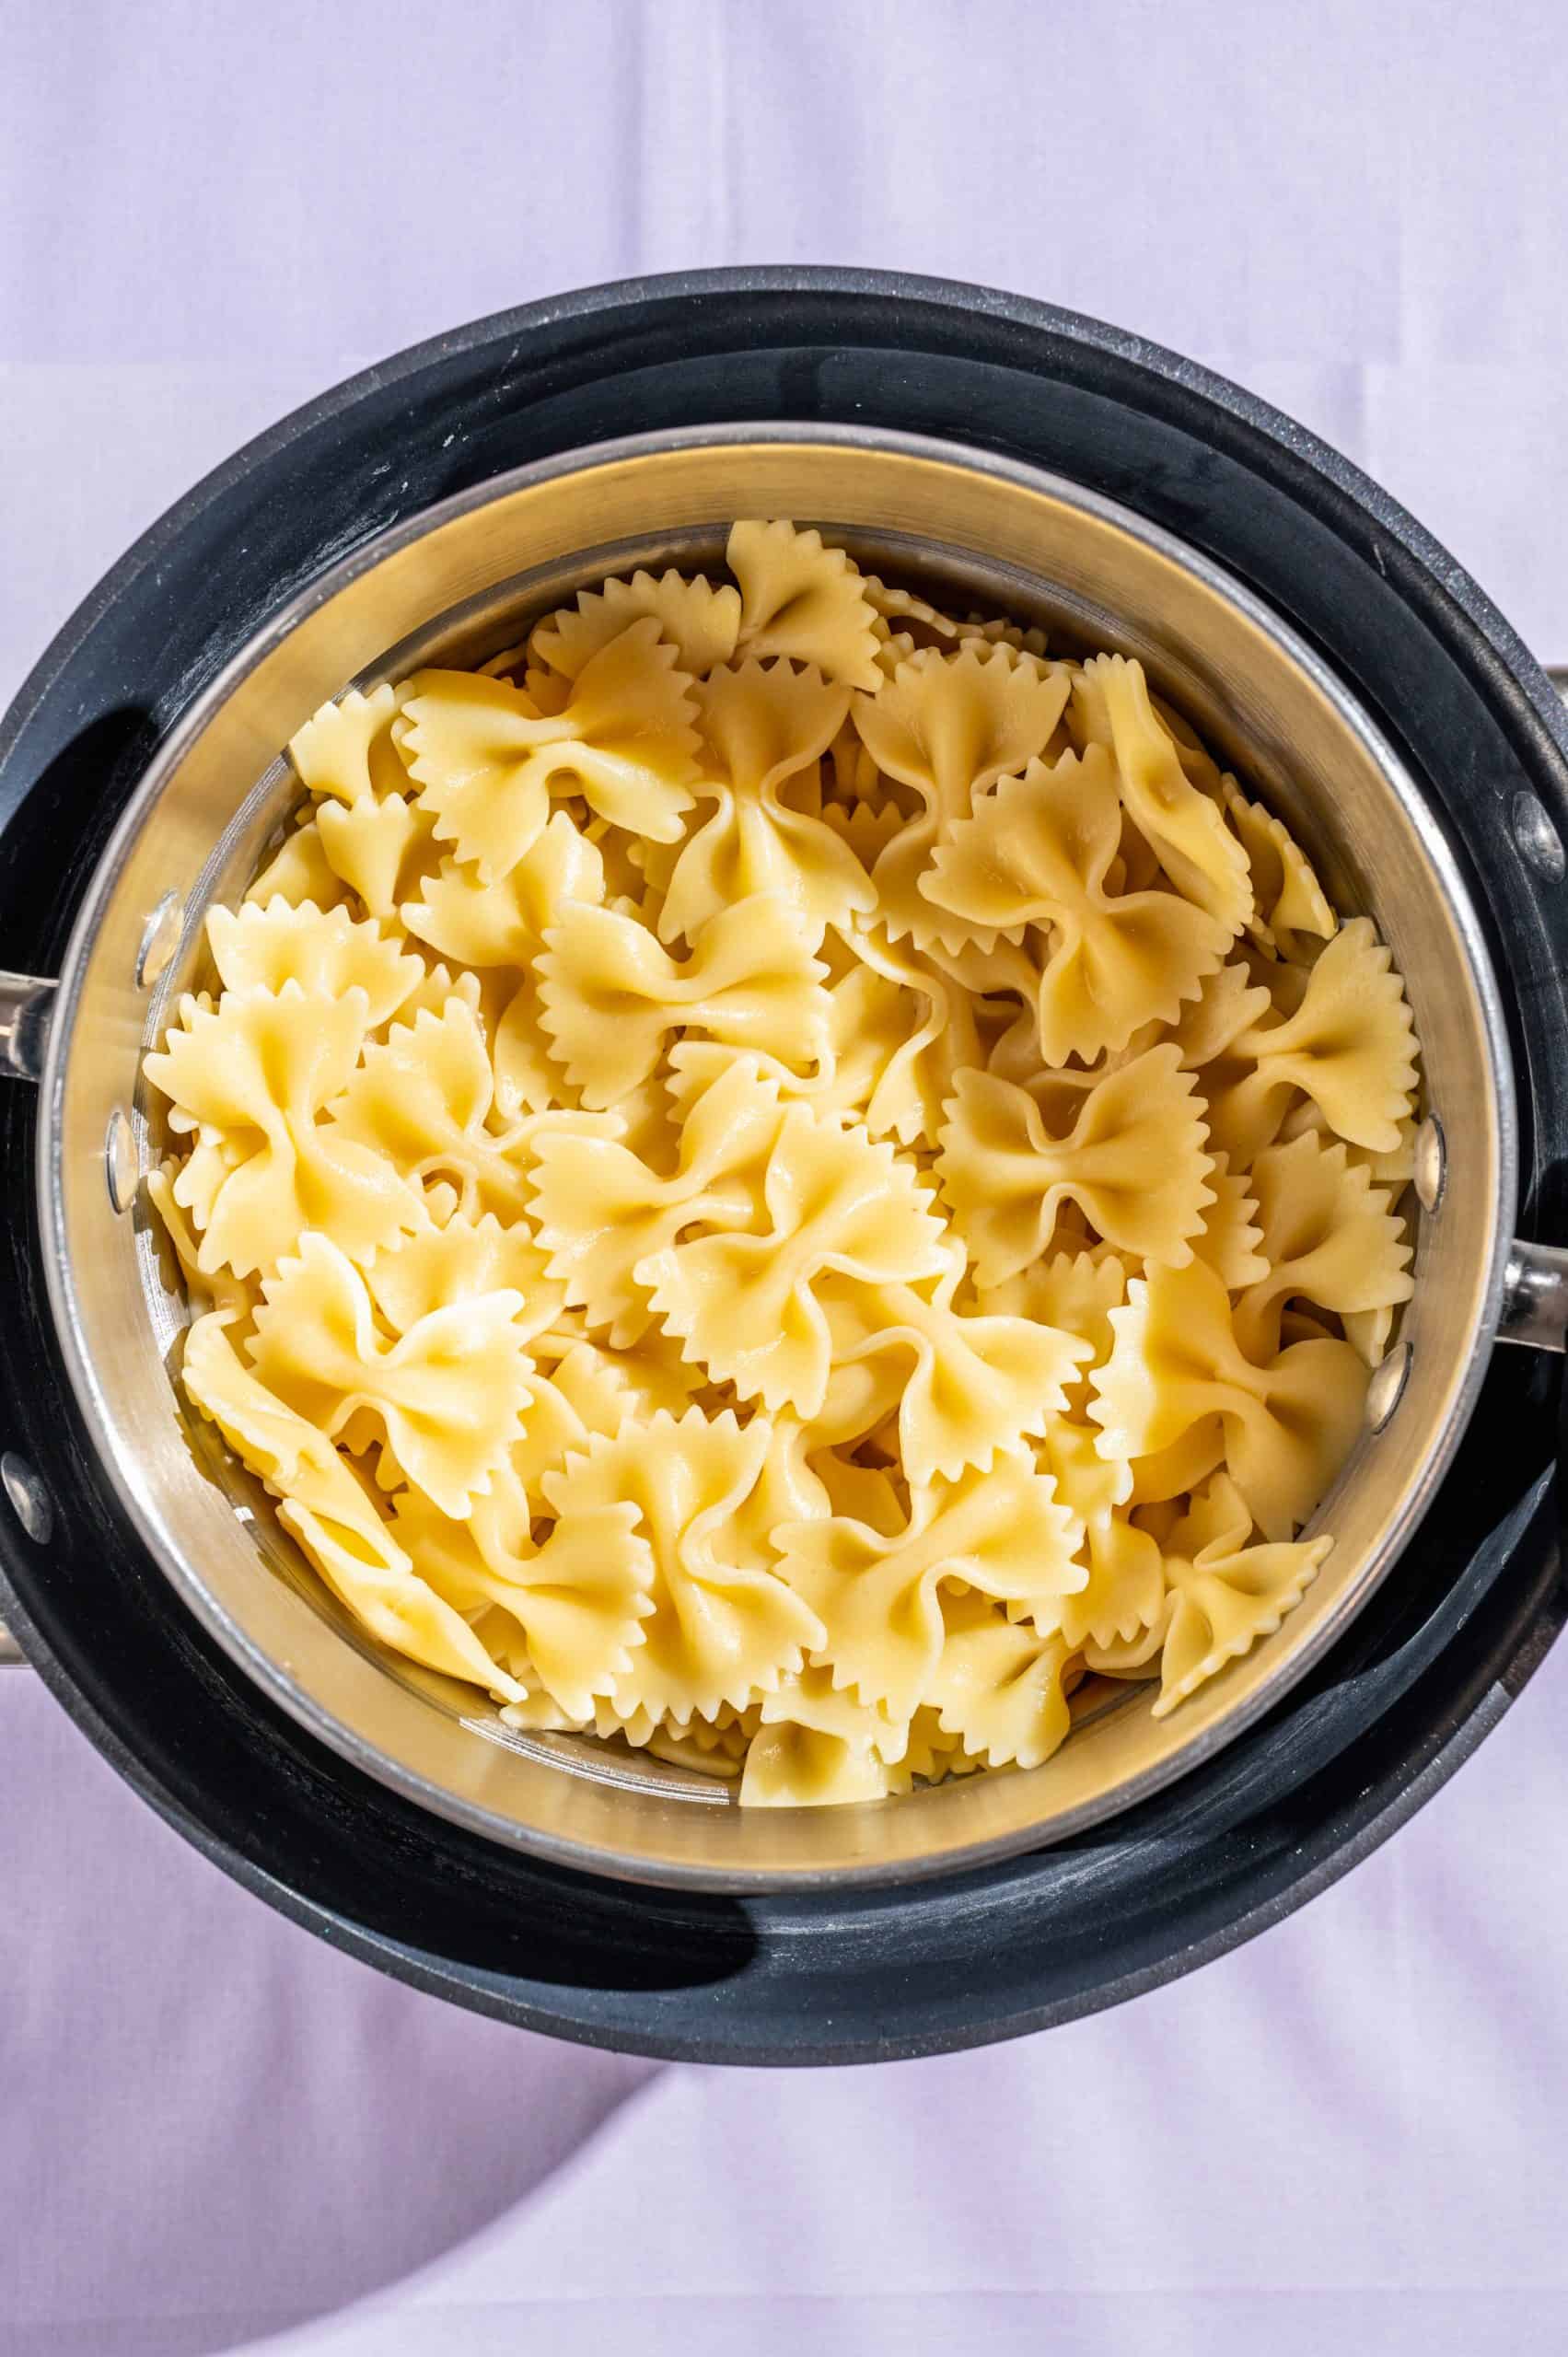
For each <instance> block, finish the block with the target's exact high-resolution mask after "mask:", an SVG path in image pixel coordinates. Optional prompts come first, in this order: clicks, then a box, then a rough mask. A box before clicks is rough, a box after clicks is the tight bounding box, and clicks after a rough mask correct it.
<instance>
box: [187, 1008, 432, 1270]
mask: <svg viewBox="0 0 1568 2357" xmlns="http://www.w3.org/2000/svg"><path fill="white" fill-rule="evenodd" d="M369 1014H370V1009H369V1003H368V1001H367V1000H366V995H365V993H364V991H363V990H362V989H359V988H357V987H356V988H354V989H352V990H349V991H347V992H345V993H344V994H343V997H341V998H333V997H330V996H328V995H327V993H324V992H321V991H307V990H305V989H304V988H302V986H301V985H300V984H299V983H298V982H297V981H294V980H293V979H292V978H291V979H290V980H289V981H285V983H284V985H283V988H282V989H281V990H279V991H269V990H262V989H250V990H243V991H239V990H236V991H226V992H225V993H224V996H223V1000H222V1003H221V1004H219V1005H218V1006H217V1007H215V1008H206V1007H202V1006H199V1005H196V1004H190V1005H189V1006H188V1007H187V1008H186V1009H185V1010H184V1020H183V1022H182V1023H181V1024H180V1026H179V1027H178V1028H173V1029H171V1030H170V1031H169V1032H168V1035H167V1037H166V1039H165V1041H164V1046H163V1051H162V1052H161V1053H160V1054H156V1055H150V1056H148V1057H147V1058H146V1059H145V1064H144V1067H143V1068H144V1070H145V1073H146V1075H147V1078H148V1079H149V1080H150V1081H151V1082H152V1084H153V1086H154V1087H155V1088H157V1089H160V1090H161V1091H162V1092H163V1094H164V1095H165V1096H166V1097H168V1098H169V1099H170V1100H171V1102H172V1103H173V1105H174V1107H175V1108H176V1112H177V1115H178V1117H179V1118H180V1120H182V1121H183V1122H184V1123H185V1124H187V1125H188V1126H191V1127H194V1126H196V1125H198V1124H201V1125H204V1126H205V1127H206V1128H208V1129H210V1130H212V1131H214V1132H216V1133H217V1134H218V1136H219V1137H220V1138H221V1140H222V1141H223V1144H224V1146H225V1149H226V1152H225V1155H224V1156H223V1161H224V1162H225V1163H226V1166H227V1167H225V1168H223V1169H222V1170H221V1171H220V1172H217V1173H215V1184H214V1185H213V1187H212V1190H211V1193H210V1197H209V1199H208V1201H207V1202H206V1204H205V1206H204V1211H205V1230H204V1233H203V1237H202V1243H201V1248H200V1251H199V1254H198V1256H197V1257H198V1260H199V1264H200V1266H201V1268H202V1269H203V1271H204V1272H211V1271H215V1270H218V1269H223V1268H227V1269H230V1270H232V1271H233V1272H234V1274H235V1275H236V1276H239V1277H244V1276H250V1274H252V1273H253V1272H254V1271H261V1270H267V1269H271V1268H273V1267H275V1266H276V1264H277V1262H278V1260H279V1259H280V1258H281V1257H282V1256H283V1255H284V1254H285V1253H286V1252H289V1251H292V1250H293V1248H294V1246H295V1244H296V1242H297V1240H298V1238H299V1237H300V1235H301V1234H302V1233H303V1231H304V1230H305V1229H306V1228H308V1227H311V1226H319V1227H323V1228H327V1229H330V1230H331V1233H332V1234H333V1235H334V1236H336V1237H340V1238H341V1239H342V1240H343V1243H344V1245H345V1246H346V1248H348V1249H349V1250H350V1251H354V1252H359V1253H366V1252H373V1251H374V1250H375V1249H376V1248H377V1246H379V1245H382V1244H387V1243H389V1242H390V1241H391V1239H392V1238H393V1237H395V1236H396V1235H398V1233H399V1232H400V1230H401V1229H403V1228H407V1227H412V1226H414V1225H417V1224H418V1220H419V1215H420V1214H419V1202H418V1198H417V1196H416V1195H415V1194H414V1193H413V1191H412V1190H411V1189H410V1188H409V1187H408V1186H407V1185H406V1184H405V1183H404V1181H403V1179H402V1178H401V1176H400V1174H399V1172H398V1171H397V1170H396V1169H395V1168H394V1167H393V1166H392V1164H391V1163H390V1161H389V1159H388V1158H387V1157H386V1156H385V1155H382V1154H381V1153H379V1152H377V1150H375V1149H374V1147H373V1146H371V1145H369V1144H365V1143H362V1142H359V1141H356V1140H354V1139H353V1138H352V1137H349V1136H346V1135H342V1134H340V1133H339V1132H337V1131H336V1130H335V1129H333V1128H332V1127H331V1126H330V1125H328V1126H322V1125H321V1124H320V1123H319V1121H318V1120H317V1116H318V1114H319V1112H320V1110H321V1108H322V1107H323V1106H324V1105H325V1104H327V1103H328V1102H329V1101H330V1100H331V1098H333V1097H336V1096H337V1095H338V1094H339V1092H340V1091H341V1090H342V1089H343V1087H344V1086H345V1085H347V1084H348V1083H349V1082H350V1080H351V1078H352V1076H353V1074H354V1066H355V1062H356V1060H357V1059H358V1057H359V1056H360V1054H361V1053H362V1051H363V1050H364V1046H365V1040H366V1033H367V1031H368V1029H369ZM175 1194H176V1197H177V1199H178V1200H179V1201H180V1202H182V1203H184V1204H185V1205H186V1207H187V1208H191V1207H192V1204H191V1201H190V1196H189V1193H188V1191H182V1190H181V1188H180V1184H179V1182H177V1183H176V1186H175Z"/></svg>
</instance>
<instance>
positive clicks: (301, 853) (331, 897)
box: [246, 819, 349, 909]
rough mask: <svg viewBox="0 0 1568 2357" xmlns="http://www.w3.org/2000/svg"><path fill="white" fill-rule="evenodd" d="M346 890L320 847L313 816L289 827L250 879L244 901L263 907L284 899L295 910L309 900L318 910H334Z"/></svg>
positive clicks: (345, 895)
mask: <svg viewBox="0 0 1568 2357" xmlns="http://www.w3.org/2000/svg"><path fill="white" fill-rule="evenodd" d="M348 893H349V887H348V886H347V885H346V884H345V883H344V882H343V877H341V876H340V875H339V874H338V872H337V870H336V868H334V867H333V865H332V864H331V861H330V860H329V859H328V857H327V854H326V852H325V850H324V848H323V847H322V842H321V830H320V828H319V826H318V825H317V823H316V820H315V819H306V820H305V822H304V823H303V824H302V825H296V826H295V827H293V828H292V829H291V830H290V831H289V833H288V834H287V835H286V836H285V839H284V841H283V842H282V843H281V844H280V846H279V848H278V849H277V850H276V851H275V852H274V853H273V856H272V858H271V859H270V860H269V861H268V862H267V864H266V865H265V867H263V868H262V870H261V874H260V875H259V876H257V877H253V878H252V880H251V883H250V888H249V889H248V891H247V893H246V903H247V906H250V907H255V908H265V907H266V906H267V904H268V902H269V901H272V900H286V901H287V902H288V904H289V906H290V908H291V909H297V908H298V907H299V906H300V905H301V903H302V902H303V901H306V900H310V901H313V902H314V903H315V905H316V907H317V908H319V909H335V908H341V907H342V906H343V902H344V901H345V900H347V898H348Z"/></svg>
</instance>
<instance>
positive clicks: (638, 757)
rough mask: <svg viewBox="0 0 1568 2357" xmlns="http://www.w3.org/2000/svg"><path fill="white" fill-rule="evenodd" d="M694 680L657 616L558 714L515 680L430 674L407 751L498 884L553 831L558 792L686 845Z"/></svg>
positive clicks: (625, 638)
mask: <svg viewBox="0 0 1568 2357" xmlns="http://www.w3.org/2000/svg"><path fill="white" fill-rule="evenodd" d="M694 719H695V706H694V704H693V702H692V698H691V681H690V679H688V678H687V676H686V674H685V673H684V672H682V671H680V670H678V669H677V668H675V649H674V648H673V647H672V646H670V645H668V644H666V643H665V641H664V640H662V639H661V638H660V636H659V634H658V624H657V622H656V621H654V620H653V618H652V617H651V616H648V617H645V619H644V620H642V621H635V622H633V623H632V625H631V626H630V628H629V629H627V630H624V631H623V632H622V633H621V636H620V637H619V638H615V639H611V640H610V644H608V645H607V646H603V647H601V648H600V649H599V651H598V654H597V655H595V656H592V657H591V658H590V660H589V661H588V662H587V663H586V664H585V665H584V667H583V668H582V670H581V671H580V672H579V674H578V676H577V678H576V679H575V680H574V681H573V683H572V692H571V695H570V697H569V698H568V700H567V702H566V704H565V707H564V709H563V711H562V712H560V713H558V714H553V715H547V714H541V713H540V712H539V711H538V710H537V709H536V708H535V706H534V704H533V702H532V700H531V699H530V698H529V697H528V696H527V695H525V694H523V693H522V691H520V690H518V689H517V688H514V687H513V686H512V685H511V683H510V682H509V681H508V680H505V679H485V678H482V676H481V675H479V674H478V673H476V672H471V671H422V672H421V673H420V674H419V675H418V677H417V678H416V679H412V680H411V681H410V683H409V693H408V703H407V731H406V735H405V737H404V739H403V744H404V749H405V751H406V753H407V756H408V762H409V768H410V770H411V772H412V775H413V777H414V780H415V781H416V783H417V784H418V786H419V789H420V801H421V803H422V805H423V806H424V808H425V809H426V810H427V811H428V812H429V813H430V815H431V817H432V819H434V821H435V827H436V836H437V838H438V839H439V840H440V841H442V842H450V843H452V844H454V845H455V847H456V850H457V853H458V857H459V859H462V860H467V861H470V862H471V863H472V864H473V865H475V866H476V867H477V868H478V870H479V873H480V877H481V880H482V882H484V883H487V884H493V883H494V882H495V881H496V880H497V878H498V877H502V876H505V874H506V872H507V871H508V869H510V868H513V867H515V866H516V865H517V862H518V860H519V859H521V858H522V856H523V854H524V853H525V852H527V851H528V848H529V846H530V845H531V844H532V843H533V842H536V841H537V840H538V838H539V836H540V834H541V833H542V831H543V830H544V825H545V821H546V819H548V818H549V816H550V797H551V794H552V791H553V792H556V793H564V794H574V793H580V794H582V795H585V796H586V798H587V803H588V806H589V807H590V808H591V809H593V810H596V811H597V812H598V815H599V816H600V817H601V818H604V819H610V820H612V821H613V822H614V824H615V825H616V826H618V827H626V828H628V829H630V830H632V831H633V832H634V833H637V834H642V835H651V836H653V837H654V838H655V840H656V841H661V842H673V841H675V839H676V838H677V837H678V836H679V833H680V822H681V815H682V813H683V812H684V811H686V810H688V809H689V808H690V807H691V792H690V783H691V779H692V778H693V777H694V776H695V775H696V773H697V731H696V727H695V726H694Z"/></svg>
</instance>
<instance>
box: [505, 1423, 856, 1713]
mask: <svg viewBox="0 0 1568 2357" xmlns="http://www.w3.org/2000/svg"><path fill="white" fill-rule="evenodd" d="M771 1437H772V1435H771V1432H770V1429H769V1426H768V1424H767V1423H766V1422H761V1421H754V1422H751V1423H750V1424H748V1425H745V1426H742V1425H740V1424H739V1423H738V1422H737V1420H736V1418H735V1417H734V1416H733V1415H731V1414H728V1413H726V1414H724V1415H720V1416H716V1417H714V1418H713V1419H712V1420H710V1419H709V1418H708V1417H706V1416H704V1415H703V1411H702V1410H701V1409H699V1408H692V1409H690V1410H689V1411H687V1413H686V1414H685V1415H684V1416H682V1417H680V1418H679V1421H677V1420H676V1419H675V1418H673V1417H670V1416H664V1415H656V1416H654V1417H652V1418H651V1419H650V1420H649V1421H648V1422H646V1423H626V1424H623V1425H622V1426H621V1430H620V1432H619V1433H618V1434H616V1435H615V1436H614V1438H613V1439H596V1440H594V1441H592V1442H590V1444H589V1446H588V1447H587V1451H586V1452H585V1453H584V1454H583V1455H582V1456H580V1457H570V1458H568V1460H567V1463H566V1466H565V1468H564V1469H563V1471H562V1472H560V1473H559V1474H556V1475H553V1476H552V1478H551V1479H550V1480H548V1481H547V1482H546V1485H545V1487H546V1492H547V1494H548V1496H549V1499H550V1503H551V1504H552V1508H553V1509H554V1511H555V1513H556V1514H557V1515H559V1516H561V1518H562V1519H563V1520H564V1519H565V1517H566V1516H567V1515H576V1514H581V1513H584V1512H586V1511H587V1510H588V1509H589V1508H592V1507H595V1506H610V1505H620V1504H627V1503H630V1504H633V1506H635V1508H636V1510H637V1515H638V1529H639V1531H640V1533H641V1535H642V1536H643V1538H645V1539H646V1541H647V1543H648V1546H649V1548H650V1550H651V1552H652V1564H653V1576H652V1585H651V1588H650V1591H649V1593H650V1595H651V1596H652V1599H653V1605H654V1609H653V1611H652V1613H651V1614H650V1615H649V1616H648V1617H647V1618H646V1619H645V1620H644V1621H643V1622H642V1624H641V1626H642V1632H643V1643H641V1644H640V1645H639V1646H637V1647H636V1649H635V1651H634V1652H633V1657H632V1663H631V1666H630V1667H629V1668H628V1669H627V1670H626V1671H625V1672H624V1673H623V1674H622V1675H621V1677H620V1678H617V1680H616V1683H615V1686H614V1688H613V1689H612V1700H613V1701H614V1702H615V1704H616V1706H617V1708H618V1709H620V1710H621V1711H623V1712H628V1711H632V1710H634V1709H642V1710H645V1711H647V1712H649V1713H652V1714H653V1715H654V1716H656V1717H658V1716H663V1715H668V1716H671V1717H675V1718H690V1717H691V1716H692V1715H693V1714H696V1715H699V1716H702V1717H704V1718H711V1717H713V1715H714V1713H715V1712H717V1711H718V1710H719V1709H720V1708H721V1706H722V1705H724V1704H726V1703H731V1704H736V1705H740V1704H744V1703H747V1702H749V1701H750V1700H751V1698H752V1696H753V1695H754V1694H758V1693H764V1694H765V1693H770V1692H772V1689H774V1687H776V1686H777V1684H778V1682H779V1680H780V1679H781V1678H784V1677H786V1676H788V1675H790V1674H791V1673H793V1672H794V1671H795V1670H796V1669H798V1668H799V1667H800V1666H801V1662H802V1660H803V1659H804V1657H805V1655H806V1653H807V1650H810V1649H814V1648H816V1647H817V1646H819V1645H820V1644H821V1643H822V1641H823V1630H822V1624H821V1622H820V1621H819V1619H818V1618H817V1615H816V1614H815V1612H814V1611H813V1610H812V1608H811V1607H810V1605H809V1604H808V1603H807V1601H806V1600H805V1599H804V1598H803V1597H801V1596H798V1595H796V1593H795V1592H794V1591H793V1590H792V1589H791V1588H790V1587H788V1586H787V1585H785V1584H784V1581H783V1580H782V1579H780V1578H779V1577H777V1576H776V1574H775V1573H773V1572H772V1571H771V1570H768V1569H764V1568H761V1567H759V1566H758V1565H757V1564H756V1563H755V1562H749V1561H746V1560H744V1558H745V1556H746V1555H747V1553H748V1551H749V1550H748V1548H747V1547H746V1546H745V1545H744V1544H742V1545H740V1546H737V1545H736V1544H735V1543H734V1542H733V1540H732V1538H731V1534H730V1526H731V1525H732V1523H733V1521H734V1518H735V1517H736V1516H737V1515H738V1514H739V1513H740V1511H741V1509H742V1508H743V1507H744V1505H745V1503H746V1500H747V1498H748V1496H749V1492H751V1490H752V1489H753V1488H754V1486H755V1484H756V1482H757V1480H759V1478H760V1476H761V1471H762V1468H763V1465H764V1463H765V1461H766V1458H767V1454H768V1447H769V1443H770V1440H771Z"/></svg>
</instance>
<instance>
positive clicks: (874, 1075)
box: [784, 931, 981, 1146]
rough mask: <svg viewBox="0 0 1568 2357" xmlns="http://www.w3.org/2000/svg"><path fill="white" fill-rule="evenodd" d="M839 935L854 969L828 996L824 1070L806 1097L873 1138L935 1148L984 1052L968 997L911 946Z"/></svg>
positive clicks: (866, 935)
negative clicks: (954, 1098)
mask: <svg viewBox="0 0 1568 2357" xmlns="http://www.w3.org/2000/svg"><path fill="white" fill-rule="evenodd" d="M842 939H843V943H844V946H845V948H846V950H847V951H848V953H849V956H850V959H851V963H850V965H849V969H848V970H847V972H845V973H844V974H843V975H842V977H841V979H840V980H839V981H837V982H835V983H834V985H833V987H832V989H831V990H830V993H829V1001H830V1010H829V1017H828V1021H829V1052H828V1065H829V1069H828V1071H827V1072H826V1073H825V1074H824V1076H823V1085H822V1086H821V1088H820V1090H819V1091H814V1092H813V1097H812V1101H813V1103H814V1104H816V1105H817V1107H818V1108H819V1110H822V1111H828V1110H831V1111H834V1112H841V1113H853V1114H858V1116H859V1117H860V1119H861V1120H864V1122H865V1126H866V1128H867V1129H868V1130H869V1131H870V1132H871V1134H872V1136H873V1137H885V1136H891V1137H895V1138H897V1139H898V1140H899V1142H900V1144H902V1145H914V1144H924V1145H930V1146H934V1145H935V1144H936V1142H937V1137H938V1134H939V1132H940V1128H941V1121H942V1109H943V1106H944V1105H945V1103H946V1101H947V1098H948V1097H950V1096H951V1094H952V1091H953V1083H954V1078H955V1075H956V1074H958V1073H959V1072H961V1071H963V1070H965V1069H966V1068H967V1067H968V1066H970V1064H975V1063H978V1062H980V1060H981V1040H980V1034H979V1032H978V1030H977V1029H976V1028H975V1021H974V1016H973V1013H972V1011H971V1009H970V1001H969V997H968V995H967V993H965V992H963V991H962V990H960V989H958V988H957V987H955V985H954V984H953V983H951V982H950V981H948V980H947V978H946V977H945V976H944V975H943V974H942V973H940V972H939V971H938V970H936V968H935V967H934V966H932V965H930V964H929V963H928V962H927V961H925V960H924V959H923V958H921V956H920V953H919V952H918V950H915V949H913V948H912V946H910V945H909V944H907V943H906V944H904V945H902V946H900V948H897V949H895V948H894V947H892V946H891V945H890V944H889V942H887V941H886V940H885V939H884V938H883V937H882V936H881V935H878V934H872V933H866V932H862V931H855V932H853V933H849V934H846V935H843V936H842ZM784 1086H785V1087H786V1089H787V1088H788V1086H789V1083H788V1080H787V1079H785V1081H784Z"/></svg>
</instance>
